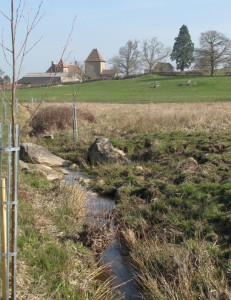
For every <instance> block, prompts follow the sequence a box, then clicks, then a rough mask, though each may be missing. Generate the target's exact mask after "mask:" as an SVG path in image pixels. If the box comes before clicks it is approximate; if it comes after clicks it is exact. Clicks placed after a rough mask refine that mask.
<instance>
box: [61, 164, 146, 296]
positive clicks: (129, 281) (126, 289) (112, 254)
mask: <svg viewBox="0 0 231 300" xmlns="http://www.w3.org/2000/svg"><path fill="white" fill-rule="evenodd" d="M82 178H86V177H85V176H84V175H83V174H82V173H81V172H78V171H77V172H73V171H70V170H69V171H68V175H67V176H66V177H65V180H66V181H67V182H68V183H69V184H74V183H76V182H77V181H79V180H81V179H82ZM86 204H87V223H88V224H89V225H90V226H92V228H95V230H97V229H100V228H102V227H105V226H106V227H107V230H108V233H109V236H110V241H109V243H108V246H107V248H106V249H105V250H104V251H103V253H102V254H101V255H100V264H103V265H108V266H109V270H110V275H111V276H112V277H113V278H114V279H113V285H114V287H115V286H119V288H118V289H116V290H115V296H114V299H115V300H116V299H124V300H138V299H139V300H140V299H143V298H142V297H141V296H140V291H139V287H138V286H137V284H136V282H135V279H134V273H133V271H132V268H131V266H130V264H129V262H128V260H127V258H126V256H125V255H124V254H123V248H122V245H121V243H120V239H119V237H118V236H117V234H116V227H115V224H114V218H113V211H114V210H115V206H116V204H115V201H114V200H112V199H108V198H103V197H100V196H99V195H97V194H96V193H93V192H91V191H87V203H86ZM118 290H119V291H120V294H122V295H123V296H121V295H120V296H116V293H117V292H118Z"/></svg>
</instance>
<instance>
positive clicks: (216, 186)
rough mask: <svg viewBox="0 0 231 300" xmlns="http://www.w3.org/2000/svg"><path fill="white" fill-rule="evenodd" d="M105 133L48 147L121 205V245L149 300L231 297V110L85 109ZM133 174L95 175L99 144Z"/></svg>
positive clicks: (110, 170) (119, 168) (118, 167)
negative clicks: (105, 142)
mask: <svg viewBox="0 0 231 300" xmlns="http://www.w3.org/2000/svg"><path fill="white" fill-rule="evenodd" d="M84 107H85V108H86V107H87V108H88V109H89V110H91V112H92V113H93V114H94V116H95V119H96V123H94V124H89V123H82V124H80V126H79V143H78V145H77V146H76V147H74V148H73V146H72V144H71V143H70V139H69V138H68V134H67V132H66V133H65V134H63V135H61V136H60V135H58V136H59V137H58V138H57V140H54V141H52V142H50V143H49V144H47V146H48V147H50V149H52V150H53V151H55V152H56V153H57V154H62V155H63V156H65V158H68V159H72V160H75V161H76V162H77V163H78V164H79V165H80V166H82V168H84V169H85V171H86V172H88V173H90V174H91V175H92V176H93V180H92V183H91V185H92V188H93V189H95V190H96V191H98V192H99V193H102V194H103V195H106V196H111V197H116V199H117V202H118V205H117V220H118V226H119V228H120V234H121V240H122V242H123V244H124V248H125V249H126V254H127V255H129V257H130V260H131V263H132V264H133V266H134V268H135V271H136V274H137V279H138V281H139V283H140V285H141V288H142V290H143V293H144V295H145V296H144V297H146V298H145V299H229V297H230V295H231V294H230V280H231V278H230V258H231V252H230V244H231V240H230V228H231V223H230V186H231V177H230V174H229V173H230V172H229V170H230V167H231V160H230V157H231V139H230V117H231V116H230V114H231V110H230V104H229V103H217V104H216V103H213V104H211V103H210V104H187V105H186V104H158V105H136V106H134V105H100V104H99V105H97V104H95V105H90V104H89V105H84ZM98 135H101V136H106V137H109V138H110V139H111V141H112V142H113V144H114V146H116V147H118V148H120V149H122V150H123V151H125V152H126V155H127V156H128V158H129V159H130V160H131V163H130V164H120V163H116V164H110V165H103V166H98V167H94V168H92V167H90V166H89V165H88V164H87V162H86V152H87V149H88V147H89V145H90V143H91V142H92V141H93V140H94V137H95V136H98Z"/></svg>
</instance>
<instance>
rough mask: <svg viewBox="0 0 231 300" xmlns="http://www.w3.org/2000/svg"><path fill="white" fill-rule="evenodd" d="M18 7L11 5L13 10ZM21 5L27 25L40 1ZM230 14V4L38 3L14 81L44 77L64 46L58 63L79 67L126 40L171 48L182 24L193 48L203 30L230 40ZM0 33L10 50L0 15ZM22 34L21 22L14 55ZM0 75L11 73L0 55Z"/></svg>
mask: <svg viewBox="0 0 231 300" xmlns="http://www.w3.org/2000/svg"><path fill="white" fill-rule="evenodd" d="M18 1H19V0H15V2H16V6H17V3H18ZM24 1H25V0H22V2H24ZM26 1H27V2H28V3H29V6H28V5H26V6H25V8H24V14H25V16H26V17H28V16H29V17H30V19H31V20H32V19H33V16H34V15H35V14H36V11H37V9H38V6H39V4H40V0H30V1H29V0H26ZM10 2H11V1H10V0H4V1H1V4H0V10H1V11H2V12H3V13H4V14H5V15H7V16H8V15H9V11H10ZM230 11H231V1H230V0H220V1H217V0H194V1H187V0H98V1H96V0H82V1H79V0H65V1H63V0H43V3H42V7H41V15H42V18H41V20H40V21H39V22H38V24H37V25H36V27H35V28H34V29H33V30H32V32H31V34H30V36H29V40H28V42H27V46H28V49H30V48H31V47H32V49H31V50H30V51H29V52H28V54H27V55H26V56H25V58H24V61H23V68H22V71H21V74H20V77H22V76H24V75H25V74H27V73H34V72H45V71H46V70H47V69H48V68H49V67H50V64H51V61H54V62H58V61H59V59H60V58H61V56H62V53H63V50H64V48H65V46H67V49H66V50H65V52H64V55H63V59H64V60H65V62H67V63H73V62H74V61H75V60H77V61H79V62H84V60H85V59H86V58H87V57H88V55H89V54H90V52H91V50H92V49H93V48H97V49H98V50H99V52H100V53H101V55H102V56H103V58H104V59H105V60H106V61H108V60H109V59H110V58H112V57H113V56H114V55H117V54H118V52H119V48H120V47H122V46H124V45H125V44H126V42H127V41H128V40H135V39H136V40H139V41H140V46H141V44H142V42H143V41H144V40H145V39H151V38H153V37H156V38H157V39H158V41H160V42H162V43H163V44H164V46H165V47H170V48H172V47H173V44H174V39H175V38H176V37H177V36H178V34H179V29H180V27H181V26H182V25H183V24H184V25H186V26H187V27H188V30H189V33H190V35H191V39H192V42H193V43H194V45H195V46H196V47H198V46H199V38H200V34H201V33H202V32H205V31H208V30H216V31H218V32H221V33H223V34H224V35H225V36H226V37H227V38H229V39H231V17H230ZM75 18H76V20H75ZM74 20H75V22H74ZM73 22H74V29H73V32H72V34H71V37H70V39H69V43H68V44H67V40H68V36H69V34H70V33H71V28H72V25H73ZM0 29H1V40H2V41H3V44H4V46H5V47H6V48H10V34H9V30H10V23H9V21H8V20H7V19H6V18H5V17H4V16H3V15H2V14H1V15H0ZM24 29H25V22H24V21H23V19H21V21H20V23H19V25H18V27H17V34H16V41H17V43H16V46H17V49H19V48H20V44H21V43H22V42H23V41H24V38H25V30H24ZM34 44H36V45H35V46H33V45H34ZM6 52H7V51H6ZM8 59H9V58H8ZM18 64H19V62H18ZM107 67H108V68H110V65H109V64H107ZM0 69H1V70H3V71H4V72H5V74H7V75H9V76H11V73H12V68H11V67H10V65H9V64H8V63H7V62H6V60H5V58H4V55H3V50H2V49H0Z"/></svg>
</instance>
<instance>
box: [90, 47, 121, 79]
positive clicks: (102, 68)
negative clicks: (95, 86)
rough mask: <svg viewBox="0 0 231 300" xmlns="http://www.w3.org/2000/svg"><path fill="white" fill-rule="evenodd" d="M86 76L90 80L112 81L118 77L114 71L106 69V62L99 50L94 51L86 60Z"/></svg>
mask: <svg viewBox="0 0 231 300" xmlns="http://www.w3.org/2000/svg"><path fill="white" fill-rule="evenodd" d="M85 75H86V77H87V79H88V80H96V79H112V78H115V77H116V76H117V73H116V72H115V71H114V70H107V69H106V61H105V60H104V59H103V57H102V55H101V54H100V53H99V51H98V50H97V49H93V50H92V51H91V53H90V54H89V56H88V57H87V59H86V60H85Z"/></svg>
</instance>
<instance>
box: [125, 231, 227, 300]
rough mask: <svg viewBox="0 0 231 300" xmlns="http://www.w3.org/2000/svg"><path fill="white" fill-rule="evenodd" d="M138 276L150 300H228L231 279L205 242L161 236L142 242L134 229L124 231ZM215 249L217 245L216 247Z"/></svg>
mask: <svg viewBox="0 0 231 300" xmlns="http://www.w3.org/2000/svg"><path fill="white" fill-rule="evenodd" d="M123 236H124V238H125V240H126V242H127V243H128V244H129V247H130V249H131V250H132V251H131V253H132V254H131V258H132V261H133V264H134V266H135V268H137V269H138V270H139V271H138V273H139V275H138V277H137V280H138V282H140V284H141V286H142V289H143V291H144V294H145V299H149V300H179V299H188V300H194V299H204V300H206V299H209V300H218V299H219V300H221V299H225V300H228V299H230V297H231V291H230V289H229V287H228V280H227V279H226V278H225V275H224V274H223V273H222V271H220V270H219V269H218V268H217V266H216V261H215V260H214V259H213V258H212V257H211V255H210V251H211V249H210V251H208V245H207V244H206V242H205V241H203V240H199V239H198V240H196V239H195V240H188V241H185V242H183V243H182V244H181V245H176V244H174V243H170V242H167V240H166V239H165V238H164V237H162V238H161V239H159V238H158V237H152V238H148V237H147V236H145V237H143V239H142V240H139V239H137V238H136V234H135V233H134V232H133V231H132V230H125V231H123ZM214 247H216V245H214Z"/></svg>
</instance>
